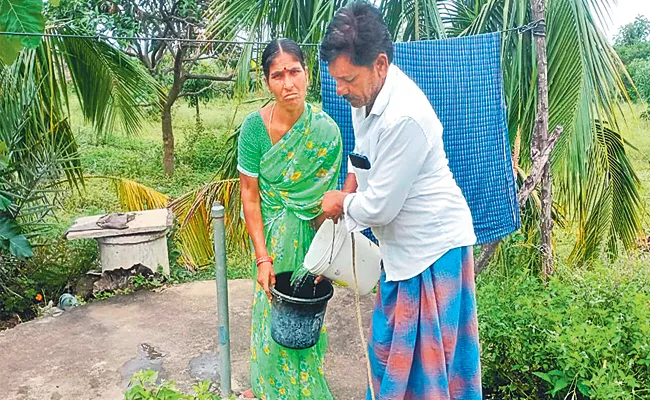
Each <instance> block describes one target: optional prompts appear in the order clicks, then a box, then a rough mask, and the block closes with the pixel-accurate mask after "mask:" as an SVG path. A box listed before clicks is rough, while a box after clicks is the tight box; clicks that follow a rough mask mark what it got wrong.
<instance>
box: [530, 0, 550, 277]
mask: <svg viewBox="0 0 650 400" xmlns="http://www.w3.org/2000/svg"><path fill="white" fill-rule="evenodd" d="M530 5H531V9H532V14H533V20H534V21H544V14H545V10H546V4H545V0H530ZM541 26H542V27H544V29H543V30H541V29H539V30H537V29H535V30H533V37H534V39H535V50H536V55H537V115H536V117H535V129H534V131H533V141H532V142H531V147H532V148H531V153H532V154H533V155H535V154H541V153H542V152H544V149H545V148H546V147H547V144H548V139H549V135H548V119H549V118H548V64H547V58H546V29H545V28H546V25H545V24H543V25H541ZM552 207H553V196H552V192H551V161H550V159H549V161H548V162H547V163H546V165H545V166H544V171H543V174H542V222H541V233H542V243H541V249H542V276H543V278H545V279H546V278H547V277H548V276H549V275H551V274H552V273H553V269H554V266H553V247H552V234H553V219H552Z"/></svg>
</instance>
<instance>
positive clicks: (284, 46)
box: [262, 38, 306, 79]
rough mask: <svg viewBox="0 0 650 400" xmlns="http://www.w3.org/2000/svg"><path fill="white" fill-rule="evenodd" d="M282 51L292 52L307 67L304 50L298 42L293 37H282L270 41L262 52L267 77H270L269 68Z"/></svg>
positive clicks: (263, 66) (263, 67)
mask: <svg viewBox="0 0 650 400" xmlns="http://www.w3.org/2000/svg"><path fill="white" fill-rule="evenodd" d="M280 53H288V54H291V55H292V56H293V57H294V58H295V59H296V60H297V61H299V62H300V65H302V67H303V68H305V65H306V64H305V57H304V56H303V54H302V50H301V49H300V46H298V43H296V42H294V41H293V40H291V39H286V38H281V39H275V40H273V41H272V42H271V43H269V44H268V45H267V46H266V48H265V49H264V53H262V70H263V71H264V76H266V79H269V69H271V64H273V60H275V57H277V56H278V55H279V54H280Z"/></svg>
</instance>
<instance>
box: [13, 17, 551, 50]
mask: <svg viewBox="0 0 650 400" xmlns="http://www.w3.org/2000/svg"><path fill="white" fill-rule="evenodd" d="M515 31H516V32H518V33H519V34H523V33H526V32H532V33H533V34H534V35H544V34H545V31H546V24H545V21H544V20H543V19H540V20H537V21H533V22H531V23H529V24H526V25H522V26H517V27H514V28H510V29H505V30H502V31H499V32H500V33H506V32H515ZM0 36H18V37H54V38H71V39H96V40H99V39H104V40H122V41H146V40H149V41H161V42H175V43H212V44H238V45H266V44H268V42H250V41H242V42H237V41H232V40H216V39H179V38H170V37H150V36H142V37H138V36H109V35H101V34H97V35H67V34H60V33H38V32H0ZM298 45H300V46H305V47H318V46H320V44H318V43H298Z"/></svg>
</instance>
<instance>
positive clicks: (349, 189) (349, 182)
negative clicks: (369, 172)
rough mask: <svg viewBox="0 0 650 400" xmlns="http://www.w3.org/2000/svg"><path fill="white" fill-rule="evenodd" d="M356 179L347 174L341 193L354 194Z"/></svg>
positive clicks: (354, 176)
mask: <svg viewBox="0 0 650 400" xmlns="http://www.w3.org/2000/svg"><path fill="white" fill-rule="evenodd" d="M357 187H358V185H357V177H356V175H354V173H352V172H349V173H348V176H347V177H346V178H345V183H344V184H343V189H341V191H342V192H345V193H354V192H356V191H357Z"/></svg>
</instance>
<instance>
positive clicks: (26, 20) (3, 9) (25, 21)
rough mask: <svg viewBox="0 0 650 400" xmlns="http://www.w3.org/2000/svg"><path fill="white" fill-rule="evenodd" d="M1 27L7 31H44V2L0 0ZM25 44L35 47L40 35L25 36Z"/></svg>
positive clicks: (23, 42)
mask: <svg viewBox="0 0 650 400" xmlns="http://www.w3.org/2000/svg"><path fill="white" fill-rule="evenodd" d="M0 29H2V30H3V31H7V32H21V33H43V30H44V29H45V18H43V2H42V1H41V0H0ZM21 42H22V44H23V46H25V47H27V48H30V49H34V48H36V47H37V46H38V45H39V44H40V43H41V37H40V36H24V37H22V38H21Z"/></svg>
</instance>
